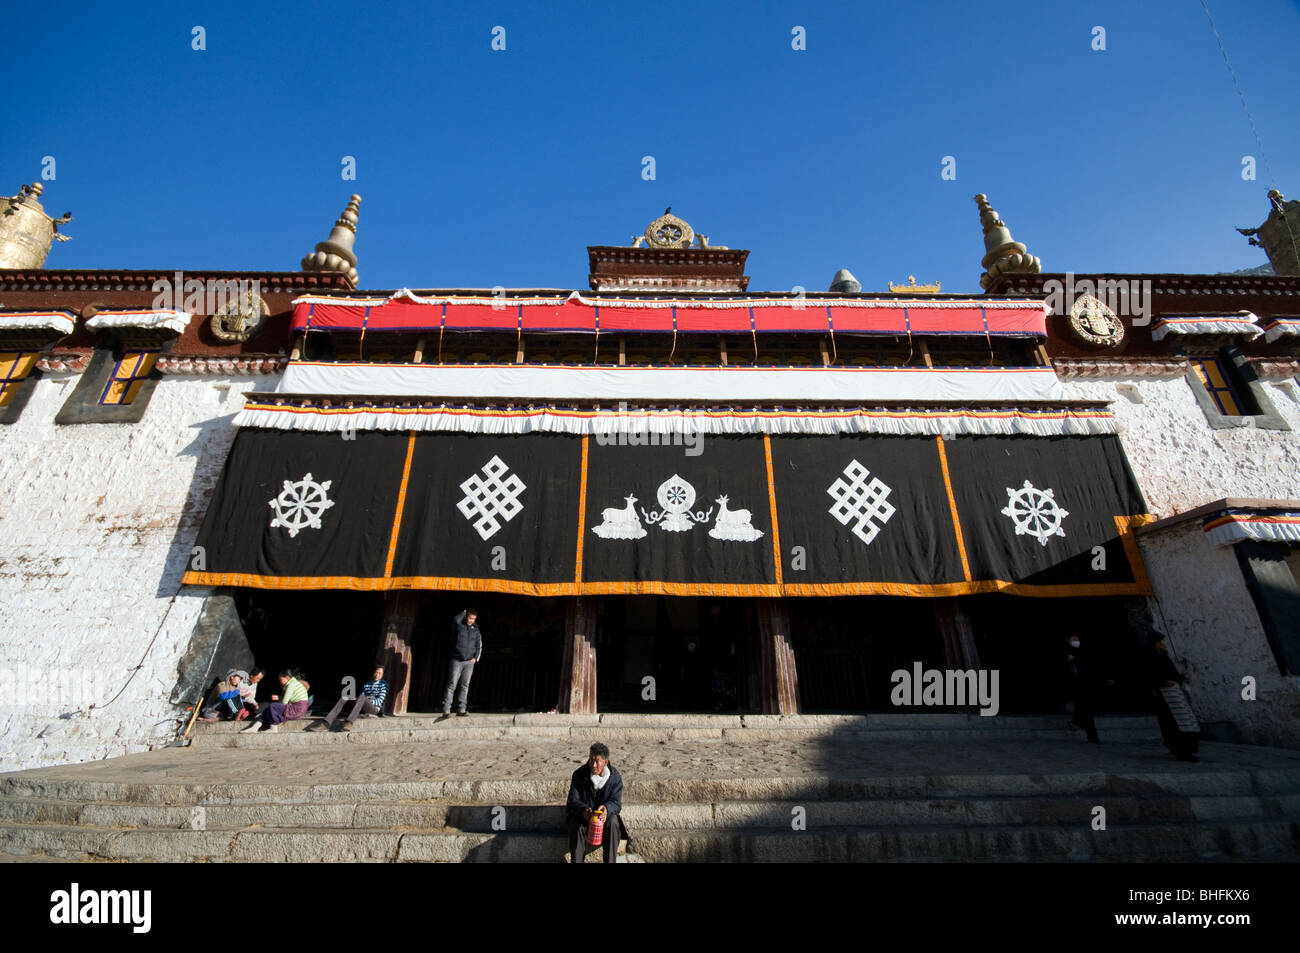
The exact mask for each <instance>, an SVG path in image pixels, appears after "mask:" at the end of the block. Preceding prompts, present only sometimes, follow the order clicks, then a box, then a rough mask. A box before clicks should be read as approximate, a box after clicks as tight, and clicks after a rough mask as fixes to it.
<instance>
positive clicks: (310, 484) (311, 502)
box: [270, 473, 334, 537]
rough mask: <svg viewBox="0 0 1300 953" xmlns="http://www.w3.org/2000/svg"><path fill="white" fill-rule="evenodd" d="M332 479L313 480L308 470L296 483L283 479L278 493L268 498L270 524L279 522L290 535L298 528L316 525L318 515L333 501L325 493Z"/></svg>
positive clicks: (317, 525) (311, 527)
mask: <svg viewBox="0 0 1300 953" xmlns="http://www.w3.org/2000/svg"><path fill="white" fill-rule="evenodd" d="M332 482H333V481H332V480H326V481H325V482H324V483H316V482H315V481H314V480H312V477H311V474H310V473H308V474H307V475H306V476H304V477H303V478H302V479H301V480H299V481H298V482H297V483H294V482H293V481H292V480H285V481H284V489H283V490H281V491H280V495H279V496H277V497H276V498H275V499H273V500H271V501H270V505H271V508H272V509H273V510H275V516H274V517H272V519H271V528H272V529H274V528H275V527H277V526H282V527H284V528H285V529H287V530H288V531H289V535H290V536H291V537H293V536H297V535H298V530H300V529H307V528H310V529H320V527H321V522H320V516H321V514H322V513H324V512H325V511H326V510H327V509H329V508H330V507H331V506H333V505H334V501H333V500H331V499H330V498H329V497H328V496H327V495H326V494H327V493H328V492H329V488H330V483H332Z"/></svg>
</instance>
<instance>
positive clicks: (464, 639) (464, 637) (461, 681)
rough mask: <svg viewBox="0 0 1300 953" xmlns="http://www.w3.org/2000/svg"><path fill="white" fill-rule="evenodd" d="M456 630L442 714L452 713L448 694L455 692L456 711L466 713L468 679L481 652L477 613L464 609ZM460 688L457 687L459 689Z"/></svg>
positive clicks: (472, 675) (481, 642)
mask: <svg viewBox="0 0 1300 953" xmlns="http://www.w3.org/2000/svg"><path fill="white" fill-rule="evenodd" d="M454 621H455V624H456V630H455V632H453V633H452V637H451V667H450V670H449V671H448V673H447V690H446V691H445V692H443V695H442V717H443V718H446V717H448V716H449V715H450V714H451V696H452V693H453V692H455V693H456V714H457V715H461V716H463V715H464V714H465V703H466V701H467V700H468V696H469V680H470V679H471V678H473V677H474V665H475V663H477V662H478V660H479V658H480V656H482V654H483V633H482V632H480V631H479V628H478V625H477V624H476V623H477V622H478V613H477V612H476V611H475V610H473V609H466V610H464V611H463V612H461V613H460V614H459V615H457V616H456V618H455V620H454ZM458 689H459V690H458Z"/></svg>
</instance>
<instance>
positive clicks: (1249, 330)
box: [1151, 311, 1264, 341]
mask: <svg viewBox="0 0 1300 953" xmlns="http://www.w3.org/2000/svg"><path fill="white" fill-rule="evenodd" d="M1258 320H1259V318H1258V317H1257V316H1256V315H1254V314H1252V313H1251V312H1249V311H1243V312H1242V313H1241V317H1239V318H1229V317H1204V318H1195V317H1191V318H1157V319H1156V323H1155V327H1153V328H1152V329H1151V340H1153V341H1162V340H1164V339H1165V338H1166V337H1167V336H1169V335H1171V334H1177V335H1188V334H1233V335H1237V336H1238V337H1244V338H1248V339H1251V340H1253V339H1255V338H1257V337H1259V336H1260V335H1261V334H1263V333H1264V331H1263V329H1262V328H1261V327H1260V326H1259V325H1258V324H1257V323H1255V322H1257V321H1258Z"/></svg>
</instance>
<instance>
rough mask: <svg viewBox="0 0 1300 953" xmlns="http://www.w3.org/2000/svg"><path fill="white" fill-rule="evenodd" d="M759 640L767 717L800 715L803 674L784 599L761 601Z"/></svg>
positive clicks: (759, 602) (759, 606) (764, 704)
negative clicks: (795, 655) (798, 667)
mask: <svg viewBox="0 0 1300 953" xmlns="http://www.w3.org/2000/svg"><path fill="white" fill-rule="evenodd" d="M758 637H759V658H760V660H761V665H762V670H763V678H762V703H763V714H765V715H797V714H799V672H798V670H797V669H796V667H795V660H794V647H793V646H792V645H791V644H790V614H789V612H787V611H786V607H785V603H784V602H782V601H781V600H780V599H759V600H758Z"/></svg>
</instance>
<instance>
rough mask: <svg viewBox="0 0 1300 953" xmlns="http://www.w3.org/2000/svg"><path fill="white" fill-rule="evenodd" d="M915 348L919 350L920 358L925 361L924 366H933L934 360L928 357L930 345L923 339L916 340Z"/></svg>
mask: <svg viewBox="0 0 1300 953" xmlns="http://www.w3.org/2000/svg"><path fill="white" fill-rule="evenodd" d="M916 349H917V350H918V351H920V352H921V360H922V361H924V362H925V366H926V367H934V361H933V360H931V359H930V345H928V344H926V343H925V342H924V341H917V342H916Z"/></svg>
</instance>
